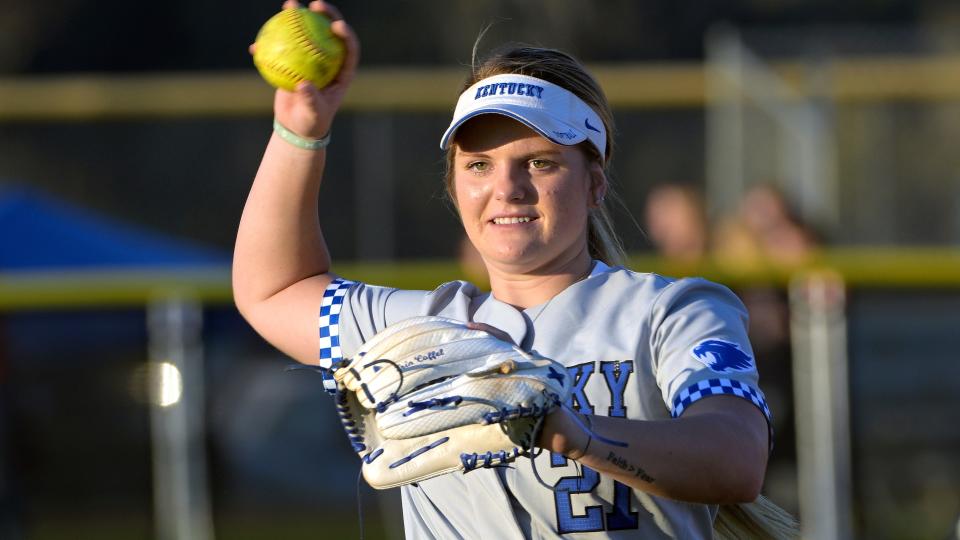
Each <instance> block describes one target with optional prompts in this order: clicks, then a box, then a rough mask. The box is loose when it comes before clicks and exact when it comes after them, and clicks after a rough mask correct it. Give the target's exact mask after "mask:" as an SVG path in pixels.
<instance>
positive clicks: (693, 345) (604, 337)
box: [320, 262, 770, 539]
mask: <svg viewBox="0 0 960 540" xmlns="http://www.w3.org/2000/svg"><path fill="white" fill-rule="evenodd" d="M416 315H441V316H445V317H451V318H455V319H460V320H467V321H478V322H483V323H487V324H489V325H492V326H495V327H497V328H500V329H502V330H504V331H506V332H507V333H508V334H510V336H511V337H512V338H513V339H514V341H515V342H516V343H518V344H520V346H521V347H522V348H524V349H527V350H533V351H536V352H537V353H539V354H542V355H544V356H547V357H549V358H553V359H554V360H557V361H559V362H562V363H563V364H564V365H566V366H567V371H568V372H569V373H570V375H571V377H572V378H573V380H574V389H573V393H572V395H571V397H570V401H569V405H570V406H571V407H573V408H574V409H576V410H579V411H580V412H583V413H587V414H597V415H606V416H613V417H620V418H628V419H633V420H665V419H669V418H671V417H674V418H675V417H678V416H680V415H681V414H683V411H684V410H685V409H686V407H688V406H690V404H692V403H694V402H695V401H697V400H699V399H702V398H704V397H707V396H712V395H722V394H727V395H735V396H739V397H742V398H744V399H748V400H750V401H751V402H753V403H754V404H755V405H756V406H757V407H759V408H760V409H761V410H762V411H763V413H764V414H765V415H766V416H767V419H768V420H769V419H770V412H769V410H768V409H767V405H766V402H765V400H764V398H763V394H762V393H761V392H760V389H759V387H758V385H757V379H758V375H757V371H756V365H755V362H754V361H753V353H752V351H751V348H750V343H749V341H748V340H747V334H746V323H747V314H746V309H745V308H744V307H743V304H742V303H741V302H740V300H739V299H738V298H737V297H736V296H735V295H734V294H733V293H732V292H730V291H729V290H728V289H727V288H725V287H722V286H720V285H717V284H714V283H711V282H709V281H706V280H702V279H681V280H671V279H667V278H664V277H661V276H657V275H654V274H642V273H636V272H632V271H630V270H626V269H623V268H619V267H618V268H609V267H607V266H606V265H604V264H603V263H602V262H595V263H594V268H593V271H592V273H591V274H590V276H589V277H588V278H586V279H584V280H582V281H580V282H577V283H574V284H573V285H571V286H569V287H568V288H567V289H565V290H564V291H563V292H561V293H560V294H558V295H557V296H555V297H554V298H553V299H551V300H550V301H548V302H546V303H544V304H542V305H540V306H535V307H532V308H529V309H526V310H523V311H518V310H517V309H516V308H514V307H512V306H510V305H508V304H505V303H503V302H500V301H498V300H497V299H496V298H494V297H493V295H491V294H489V293H482V292H480V291H479V290H477V288H476V287H474V286H473V285H471V284H469V283H466V282H451V283H446V284H444V285H442V286H440V287H438V288H437V289H436V290H434V291H432V292H426V291H405V290H397V289H390V288H384V287H375V286H370V285H365V284H359V283H352V282H348V281H345V280H337V281H335V282H334V283H333V284H331V285H330V287H329V288H328V290H327V294H326V296H325V298H324V305H323V307H322V308H321V320H320V334H321V366H323V367H330V362H331V361H334V362H335V361H337V360H339V359H340V358H341V357H346V358H349V357H350V356H351V354H352V353H354V352H355V351H356V350H357V349H358V348H359V347H360V346H361V345H362V344H363V342H364V341H365V340H367V339H369V338H370V337H372V336H373V335H374V334H376V333H377V332H378V331H380V330H381V329H383V328H384V327H386V326H387V325H390V324H393V323H395V322H397V321H400V320H402V319H405V318H408V317H412V316H416ZM536 465H537V470H538V472H539V473H540V476H541V478H542V479H543V480H544V481H545V482H546V485H544V484H541V483H540V482H538V480H537V479H536V477H535V476H534V474H533V472H532V469H531V462H530V461H529V460H525V459H522V460H519V461H518V462H516V463H515V464H514V465H513V466H511V467H499V468H496V469H481V470H476V471H473V472H470V473H468V474H447V475H443V476H440V477H436V478H433V479H430V480H427V481H425V482H420V483H419V484H417V485H415V486H405V487H403V488H401V489H402V497H403V509H404V512H403V513H404V526H405V530H406V534H407V537H408V538H441V539H448V538H488V539H489V538H497V539H507V538H517V539H520V538H560V537H561V535H563V536H562V537H563V538H711V537H712V526H713V525H712V524H713V518H714V517H715V516H716V510H717V509H716V507H715V506H709V505H700V504H689V503H683V502H677V501H672V500H669V499H664V498H660V497H656V496H654V495H650V494H648V493H645V492H643V491H640V490H636V489H631V488H629V487H627V486H626V485H623V484H621V483H619V482H616V481H614V480H612V479H611V478H608V477H605V476H602V475H600V474H598V473H597V472H595V471H593V470H592V469H590V468H588V467H584V466H582V465H580V464H578V463H574V462H573V461H571V460H567V459H565V458H564V457H563V456H560V455H554V454H552V453H550V452H543V453H542V454H541V455H540V456H539V458H537V463H536ZM551 488H553V489H551Z"/></svg>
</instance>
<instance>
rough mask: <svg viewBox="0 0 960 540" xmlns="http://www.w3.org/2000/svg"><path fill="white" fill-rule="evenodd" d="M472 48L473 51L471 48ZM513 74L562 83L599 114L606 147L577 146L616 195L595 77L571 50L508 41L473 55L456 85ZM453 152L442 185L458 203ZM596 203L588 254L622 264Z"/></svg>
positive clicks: (603, 101)
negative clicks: (601, 149)
mask: <svg viewBox="0 0 960 540" xmlns="http://www.w3.org/2000/svg"><path fill="white" fill-rule="evenodd" d="M474 53H476V51H474ZM507 73H509V74H516V75H527V76H530V77H536V78H538V79H543V80H545V81H548V82H551V83H553V84H556V85H558V86H561V87H563V88H565V89H567V90H569V91H570V92H573V94H574V95H576V96H577V97H579V98H580V99H582V100H583V102H584V103H586V104H587V105H588V106H589V107H590V108H591V109H593V110H594V112H596V113H597V115H598V116H600V119H601V120H602V121H603V124H604V126H605V127H606V131H607V148H606V152H605V154H606V155H604V156H602V159H601V156H600V155H599V151H598V150H597V149H596V147H594V146H593V145H592V144H590V143H589V142H583V143H580V145H578V147H579V148H580V149H581V150H583V151H584V152H585V153H586V155H587V158H588V159H590V160H594V161H600V162H602V163H603V174H604V178H605V181H606V184H607V186H606V196H607V197H610V198H611V200H613V199H614V198H615V197H616V194H614V193H613V191H612V189H611V187H610V175H609V173H608V171H609V168H610V162H611V160H612V158H613V135H612V133H613V112H612V111H611V110H610V104H609V103H608V102H607V97H606V95H605V94H604V93H603V89H601V88H600V85H599V84H598V83H597V81H596V80H595V79H594V78H593V77H592V76H591V75H590V74H589V73H587V70H586V69H584V67H583V65H582V64H581V63H580V62H579V61H578V60H577V59H575V58H574V57H572V56H570V55H569V54H567V53H565V52H562V51H558V50H555V49H546V48H542V47H530V46H522V45H521V46H511V47H508V48H504V49H501V50H498V51H494V53H493V54H492V55H491V56H489V57H488V58H487V59H485V60H484V61H482V62H480V63H479V64H477V61H476V54H474V61H473V67H472V69H471V73H470V76H469V77H468V78H467V80H466V82H465V83H464V85H463V88H461V89H460V91H461V92H463V91H464V90H466V89H467V88H470V87H471V86H473V84H474V83H476V82H477V81H480V80H482V79H486V78H487V77H492V76H494V75H501V74H507ZM455 153H456V148H455V145H452V144H451V145H450V147H449V148H448V149H447V160H446V161H447V170H446V177H445V181H446V187H447V196H448V197H450V199H451V200H452V201H453V203H454V205H455V206H456V200H455V198H454V195H453V159H454V155H455ZM596 202H597V205H596V207H595V208H591V209H590V213H589V218H588V222H587V248H588V250H589V253H590V256H591V257H593V258H594V259H598V260H601V261H603V262H604V263H606V264H607V265H610V266H620V265H622V264H623V263H624V262H625V259H626V254H625V253H624V250H623V244H622V243H621V241H620V238H619V237H618V236H617V233H616V231H615V230H614V227H613V219H612V218H611V215H610V211H609V210H608V209H607V207H606V203H605V201H604V200H603V199H601V200H599V201H596Z"/></svg>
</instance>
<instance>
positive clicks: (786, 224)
mask: <svg viewBox="0 0 960 540" xmlns="http://www.w3.org/2000/svg"><path fill="white" fill-rule="evenodd" d="M713 241H714V244H715V246H716V248H717V249H716V253H715V257H716V259H717V262H718V263H719V264H721V265H723V266H724V267H726V268H729V269H731V270H751V269H762V268H792V267H795V266H798V265H801V264H804V263H806V262H809V260H810V259H811V257H812V256H813V253H814V250H815V248H816V245H817V241H816V235H814V234H813V232H812V230H811V229H810V228H809V227H807V226H806V225H805V224H803V223H802V222H801V221H800V219H799V218H798V217H797V215H796V213H795V212H794V211H793V210H792V208H791V206H790V204H789V203H788V201H787V198H786V197H785V196H784V194H783V193H782V192H781V191H780V190H779V189H777V188H776V187H774V186H772V185H770V184H760V185H757V186H754V187H751V188H750V189H748V190H747V192H746V193H745V194H744V195H743V198H742V199H741V200H740V204H739V205H738V207H737V209H736V210H735V211H734V212H733V213H732V214H731V215H729V216H724V217H722V218H721V219H720V220H719V222H718V223H717V227H716V234H715V236H714V239H713Z"/></svg>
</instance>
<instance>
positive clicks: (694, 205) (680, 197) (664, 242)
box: [644, 184, 708, 267]
mask: <svg viewBox="0 0 960 540" xmlns="http://www.w3.org/2000/svg"><path fill="white" fill-rule="evenodd" d="M644 218H645V219H644V225H645V230H646V233H647V237H648V238H649V239H650V242H651V243H652V244H653V246H654V248H656V250H657V252H658V253H659V254H660V256H661V257H663V258H664V259H665V260H666V262H667V263H668V264H671V265H678V266H694V267H695V266H697V265H699V264H700V263H701V262H702V261H703V259H704V257H706V255H707V243H708V242H707V240H708V234H707V214H706V210H705V205H704V201H703V195H702V193H701V192H700V190H698V189H697V188H696V187H694V186H690V185H684V184H661V185H658V186H656V187H654V188H653V189H652V190H650V193H649V194H648V195H647V199H646V206H645V211H644Z"/></svg>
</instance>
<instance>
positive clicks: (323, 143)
mask: <svg viewBox="0 0 960 540" xmlns="http://www.w3.org/2000/svg"><path fill="white" fill-rule="evenodd" d="M273 130H274V131H276V132H277V135H280V138H281V139H283V140H285V141H287V142H288V143H290V144H292V145H294V146H296V147H297V148H303V149H304V150H319V149H321V148H326V147H327V145H328V144H330V133H331V132H330V131H328V132H327V134H326V135H324V136H323V137H321V138H319V139H306V138H304V137H301V136H299V135H297V134H296V133H294V132H292V131H290V130H289V129H287V128H286V126H284V125H283V124H281V123H280V121H279V120H277V119H276V118H274V119H273Z"/></svg>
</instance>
